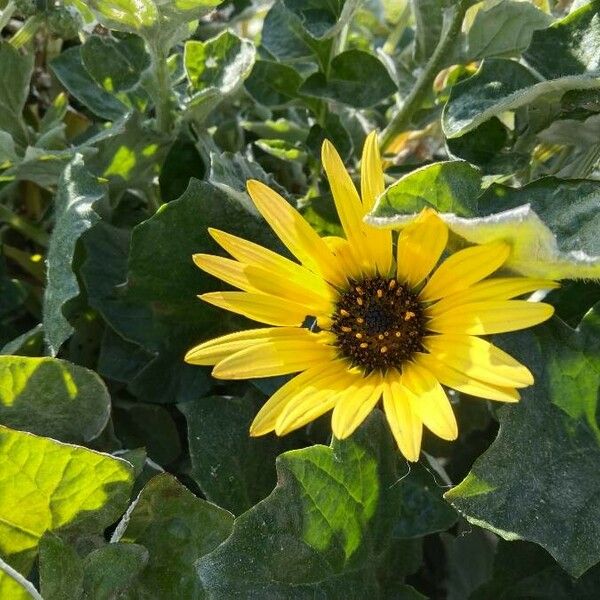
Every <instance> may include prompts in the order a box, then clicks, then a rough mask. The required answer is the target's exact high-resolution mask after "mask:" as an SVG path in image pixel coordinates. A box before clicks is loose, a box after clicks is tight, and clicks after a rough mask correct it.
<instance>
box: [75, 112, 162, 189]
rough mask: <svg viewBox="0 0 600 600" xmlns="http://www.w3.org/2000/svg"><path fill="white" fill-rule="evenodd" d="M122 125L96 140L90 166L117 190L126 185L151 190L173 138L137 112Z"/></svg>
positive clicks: (110, 186)
mask: <svg viewBox="0 0 600 600" xmlns="http://www.w3.org/2000/svg"><path fill="white" fill-rule="evenodd" d="M119 125H120V128H119V131H116V132H115V135H112V136H109V137H107V138H105V139H102V140H99V141H98V142H96V144H95V149H96V152H95V153H94V154H93V155H92V156H90V157H89V158H88V159H86V166H87V167H88V169H89V170H90V171H91V172H92V173H94V174H95V175H97V176H98V177H102V178H103V179H107V180H108V182H109V188H110V191H111V192H112V193H113V194H118V193H120V192H123V191H125V190H126V189H135V188H137V189H141V190H147V188H148V186H149V181H151V180H152V179H153V178H154V177H155V176H156V175H157V174H158V172H159V168H160V165H161V163H162V161H163V159H164V157H165V155H166V154H167V152H168V150H169V146H170V144H171V141H172V140H171V138H170V137H169V136H166V135H162V134H159V133H157V132H156V131H154V130H153V129H151V128H150V126H149V125H147V124H146V123H144V122H143V120H142V118H141V115H140V114H139V113H137V112H133V113H132V114H131V116H129V117H128V118H127V119H126V120H124V121H121V122H120V123H119Z"/></svg>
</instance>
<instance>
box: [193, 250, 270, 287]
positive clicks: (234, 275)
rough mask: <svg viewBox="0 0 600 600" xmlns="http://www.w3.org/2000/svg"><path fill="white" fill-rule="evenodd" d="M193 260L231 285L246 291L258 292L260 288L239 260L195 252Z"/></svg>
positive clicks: (204, 269)
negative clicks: (253, 283) (253, 282)
mask: <svg viewBox="0 0 600 600" xmlns="http://www.w3.org/2000/svg"><path fill="white" fill-rule="evenodd" d="M192 260H193V261H194V264H195V265H196V266H197V267H200V268H201V269H202V270H203V271H206V272H207V273H209V274H210V275H212V276H213V277H218V278H219V279H221V280H223V281H225V282H226V283H228V284H229V285H233V286H235V287H237V288H240V289H241V290H244V291H246V292H258V291H259V290H258V288H256V287H254V286H253V285H252V283H251V282H250V280H249V279H248V276H247V275H246V273H245V272H244V266H245V265H243V264H242V263H239V262H238V261H237V260H231V259H230V258H223V257H222V256H213V255H212V254H194V255H193V256H192Z"/></svg>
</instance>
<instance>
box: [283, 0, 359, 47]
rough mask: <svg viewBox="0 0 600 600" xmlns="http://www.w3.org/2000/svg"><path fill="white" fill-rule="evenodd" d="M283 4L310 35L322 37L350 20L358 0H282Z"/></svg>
mask: <svg viewBox="0 0 600 600" xmlns="http://www.w3.org/2000/svg"><path fill="white" fill-rule="evenodd" d="M283 4H284V5H285V7H286V8H287V9H288V10H289V11H290V12H292V13H294V14H295V15H296V16H297V17H298V19H299V20H300V22H301V23H302V26H303V27H304V29H305V30H306V31H307V32H308V33H309V34H310V35H311V36H312V37H314V38H317V39H323V38H330V37H333V36H334V35H336V34H338V33H339V32H340V31H341V30H342V28H343V27H344V26H345V25H346V24H347V23H349V22H350V20H351V19H352V16H353V14H354V11H355V10H356V9H357V8H358V6H359V5H360V0H338V1H336V2H321V1H320V0H283Z"/></svg>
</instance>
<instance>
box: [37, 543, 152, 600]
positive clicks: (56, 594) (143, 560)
mask: <svg viewBox="0 0 600 600" xmlns="http://www.w3.org/2000/svg"><path fill="white" fill-rule="evenodd" d="M39 562H40V586H41V591H42V593H43V594H44V600H88V599H89V600H92V599H93V600H114V599H115V598H121V597H123V596H122V594H124V593H125V592H127V591H128V590H129V589H130V588H133V586H134V585H135V584H136V582H137V578H138V576H139V574H140V573H141V571H142V569H143V568H144V567H145V566H146V564H147V562H148V551H147V550H146V549H145V548H144V547H143V546H139V545H138V544H123V543H115V544H106V545H103V546H101V547H100V548H97V549H95V550H92V552H90V553H89V554H87V556H85V558H83V559H82V558H80V557H79V556H78V554H77V552H76V551H75V549H74V548H73V547H72V546H71V545H70V544H67V543H66V542H65V541H63V540H62V539H61V538H59V537H58V536H56V535H54V534H46V535H45V536H44V537H43V538H42V540H41V542H40V561H39Z"/></svg>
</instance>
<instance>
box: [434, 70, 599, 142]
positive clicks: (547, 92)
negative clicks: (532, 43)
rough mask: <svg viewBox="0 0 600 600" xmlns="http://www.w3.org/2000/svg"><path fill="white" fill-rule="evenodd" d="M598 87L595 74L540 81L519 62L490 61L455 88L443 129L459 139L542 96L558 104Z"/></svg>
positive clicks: (448, 104) (445, 111)
mask: <svg viewBox="0 0 600 600" xmlns="http://www.w3.org/2000/svg"><path fill="white" fill-rule="evenodd" d="M598 88H600V79H599V78H598V77H594V76H593V75H592V74H585V75H566V76H564V77H560V78H558V79H551V80H548V81H540V80H539V78H538V77H536V76H535V75H534V74H533V73H532V72H531V71H529V70H528V69H527V68H526V67H524V66H523V65H521V64H520V63H518V62H516V61H512V60H506V59H501V58H489V59H486V60H484V61H483V62H482V64H481V66H480V67H479V69H478V71H477V72H476V73H475V74H474V75H473V76H472V77H469V78H468V79H465V80H464V81H461V82H459V83H457V84H456V85H455V86H453V88H452V91H451V92H450V98H449V99H448V102H447V104H446V106H445V107H444V112H443V115H442V127H443V129H444V134H445V135H446V137H448V138H455V137H459V136H461V135H464V134H465V133H467V132H469V131H471V130H472V129H475V128H476V127H477V126H478V125H480V124H481V123H483V122H484V121H487V120H488V119H490V118H491V117H495V116H498V115H501V114H502V113H504V112H506V111H512V110H515V109H517V108H519V107H521V106H525V105H527V104H531V103H532V102H534V101H535V100H538V99H539V98H541V97H546V98H547V99H555V100H557V101H558V99H560V97H561V96H562V95H563V94H564V93H565V92H568V91H569V90H593V89H598Z"/></svg>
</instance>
